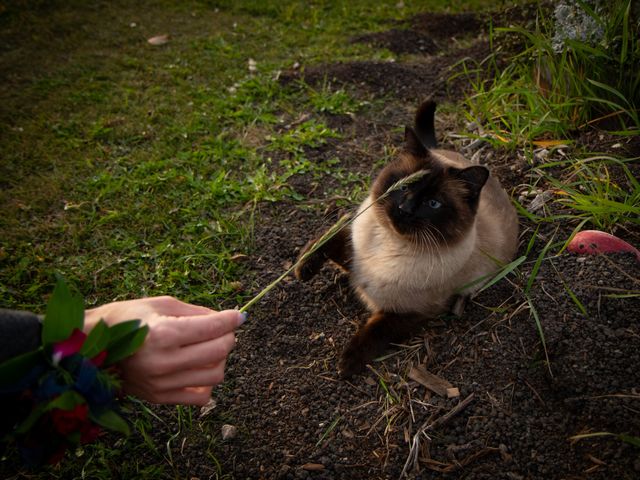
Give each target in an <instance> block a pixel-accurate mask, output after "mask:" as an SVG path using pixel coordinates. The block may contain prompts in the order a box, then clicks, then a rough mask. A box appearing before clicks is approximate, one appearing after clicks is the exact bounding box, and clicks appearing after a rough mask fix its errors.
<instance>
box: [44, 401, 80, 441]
mask: <svg viewBox="0 0 640 480" xmlns="http://www.w3.org/2000/svg"><path fill="white" fill-rule="evenodd" d="M88 414H89V407H88V406H87V404H86V403H81V404H80V405H76V406H75V408H74V409H73V410H61V409H59V408H54V409H53V410H52V411H51V419H52V421H53V426H54V427H55V429H56V430H57V431H58V433H60V434H61V435H69V434H70V433H72V432H77V431H79V430H81V428H82V426H83V425H84V424H85V423H86V422H87V416H88Z"/></svg>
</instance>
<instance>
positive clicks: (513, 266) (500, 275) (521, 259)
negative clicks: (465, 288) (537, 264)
mask: <svg viewBox="0 0 640 480" xmlns="http://www.w3.org/2000/svg"><path fill="white" fill-rule="evenodd" d="M526 259H527V257H526V256H524V255H523V256H522V257H518V258H516V259H515V260H514V261H513V262H511V263H508V264H506V265H505V266H504V267H502V269H501V270H500V271H499V272H498V273H497V275H496V276H495V277H493V278H492V279H491V281H490V282H488V283H487V284H486V285H483V286H482V288H481V289H480V290H478V291H477V292H476V293H480V292H482V291H483V290H486V289H487V288H489V287H491V286H492V285H494V284H496V283H498V282H499V281H500V280H502V279H503V278H504V277H506V276H507V275H509V274H510V273H511V272H513V271H514V270H515V269H516V268H518V267H519V266H520V264H521V263H522V262H524V261H525V260H526Z"/></svg>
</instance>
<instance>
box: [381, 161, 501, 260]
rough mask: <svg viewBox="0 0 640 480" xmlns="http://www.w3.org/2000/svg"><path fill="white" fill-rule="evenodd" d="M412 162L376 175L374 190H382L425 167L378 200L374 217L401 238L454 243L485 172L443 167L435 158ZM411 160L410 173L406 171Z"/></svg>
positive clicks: (470, 217)
mask: <svg viewBox="0 0 640 480" xmlns="http://www.w3.org/2000/svg"><path fill="white" fill-rule="evenodd" d="M413 160H414V161H413V162H407V161H406V159H404V161H403V162H399V163H394V164H391V165H388V166H387V167H386V168H385V169H384V170H383V171H382V172H381V173H380V175H379V177H378V179H376V183H375V185H374V189H373V190H374V194H375V192H384V191H385V190H386V189H387V188H389V186H391V185H393V183H394V182H396V181H398V180H400V179H401V178H402V177H406V176H407V175H410V174H412V173H415V171H419V170H420V169H425V168H428V170H429V173H427V174H426V175H425V176H424V177H422V178H420V179H419V180H417V181H415V182H412V183H409V184H405V185H402V186H401V187H400V188H399V189H397V190H394V191H392V192H390V193H389V194H388V196H386V198H383V199H382V200H381V201H380V202H379V207H378V216H379V219H380V220H381V221H382V222H383V223H384V224H387V225H388V226H390V227H391V228H392V229H393V230H394V231H395V232H396V233H397V234H399V235H400V236H402V237H403V238H405V239H406V240H407V241H409V242H411V243H414V244H416V245H417V246H423V247H425V248H433V247H440V246H451V245H453V244H455V243H457V242H458V241H460V240H461V239H462V238H463V237H464V235H465V233H466V232H467V231H468V230H469V229H470V228H471V226H472V225H473V222H474V221H475V213H476V211H477V206H478V201H479V197H480V192H481V190H482V187H483V186H484V184H485V182H486V180H487V177H488V170H487V169H486V168H484V167H480V166H473V167H468V168H465V169H457V168H454V167H450V166H446V165H443V164H442V163H441V162H439V161H437V160H436V159H433V158H430V159H428V160H427V159H424V158H415V157H414V158H413ZM408 163H409V164H411V163H413V164H414V169H413V170H414V171H408V170H407V169H406V167H407V164H408Z"/></svg>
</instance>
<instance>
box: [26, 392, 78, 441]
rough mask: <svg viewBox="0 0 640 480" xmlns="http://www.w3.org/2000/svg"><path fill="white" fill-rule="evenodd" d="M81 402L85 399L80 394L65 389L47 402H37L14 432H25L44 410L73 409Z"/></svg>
mask: <svg viewBox="0 0 640 480" xmlns="http://www.w3.org/2000/svg"><path fill="white" fill-rule="evenodd" d="M83 403H85V399H84V397H83V396H82V395H80V394H79V393H78V392H76V391H74V390H67V391H66V392H64V393H62V394H60V395H59V396H57V397H56V398H54V399H53V400H51V401H50V402H49V403H40V404H38V406H37V407H36V408H35V409H34V410H33V411H32V412H31V413H30V414H29V416H28V417H27V418H26V420H25V421H24V422H22V423H21V424H20V425H19V426H18V427H17V428H16V429H15V430H14V432H15V433H16V434H18V435H22V434H24V433H27V432H28V431H29V430H30V429H31V428H32V427H33V425H34V424H35V423H36V422H37V421H38V419H39V418H40V417H41V416H42V415H43V414H44V413H45V412H48V411H50V410H53V409H54V408H59V409H60V410H73V409H74V408H76V406H77V405H81V404H83Z"/></svg>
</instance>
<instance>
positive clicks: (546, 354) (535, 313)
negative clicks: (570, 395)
mask: <svg viewBox="0 0 640 480" xmlns="http://www.w3.org/2000/svg"><path fill="white" fill-rule="evenodd" d="M525 298H526V299H527V303H528V304H529V311H530V312H531V315H533V319H534V320H535V322H536V329H537V330H538V335H539V336H540V341H541V342H542V349H543V350H544V357H545V359H546V362H547V370H549V375H550V376H551V378H553V372H552V371H551V361H550V360H549V352H548V351H547V342H546V340H545V338H544V331H543V330H542V323H541V322H540V316H539V315H538V311H537V310H536V308H535V307H534V306H533V301H532V300H531V297H529V295H525Z"/></svg>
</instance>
